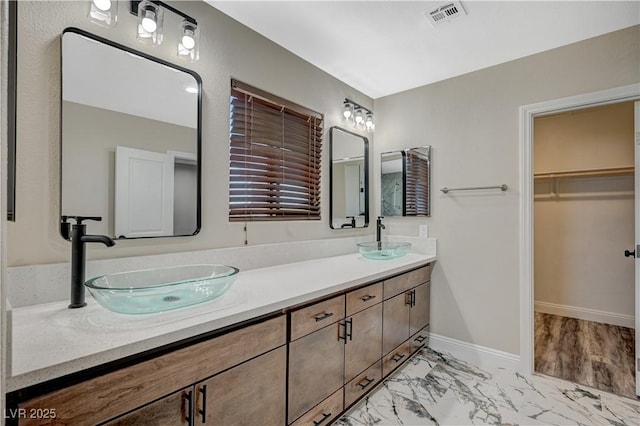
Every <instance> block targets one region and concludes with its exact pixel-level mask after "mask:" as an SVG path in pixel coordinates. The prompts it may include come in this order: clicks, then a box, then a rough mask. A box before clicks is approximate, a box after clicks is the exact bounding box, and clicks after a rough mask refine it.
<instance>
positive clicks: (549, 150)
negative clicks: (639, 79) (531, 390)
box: [533, 101, 636, 398]
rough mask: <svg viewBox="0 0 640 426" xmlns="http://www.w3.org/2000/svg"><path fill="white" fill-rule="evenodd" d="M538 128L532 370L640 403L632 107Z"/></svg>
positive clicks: (539, 121)
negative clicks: (639, 391) (639, 387)
mask: <svg viewBox="0 0 640 426" xmlns="http://www.w3.org/2000/svg"><path fill="white" fill-rule="evenodd" d="M533 127H534V132H533V135H534V139H533V160H534V161H533V169H534V218H533V219H534V231H533V237H534V262H533V265H534V274H533V275H534V300H535V302H534V310H535V315H534V371H535V372H536V373H541V374H546V375H550V376H554V377H558V378H561V379H565V380H569V381H572V382H575V383H580V384H583V385H587V386H591V387H594V388H597V389H600V390H604V391H608V392H612V393H615V394H618V395H622V396H627V397H631V398H636V379H635V348H636V342H635V296H636V295H635V257H634V256H633V255H631V256H628V257H625V250H628V251H630V252H631V251H634V250H635V241H636V233H635V226H636V223H635V222H636V219H635V211H636V207H635V192H634V179H635V177H634V170H635V157H634V140H635V135H634V132H635V130H634V102H633V101H628V102H621V103H615V104H609V105H601V106H594V107H590V108H584V109H578V110H572V111H566V112H562V113H558V114H554V115H545V116H541V117H536V118H535V119H534V122H533Z"/></svg>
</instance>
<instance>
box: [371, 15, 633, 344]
mask: <svg viewBox="0 0 640 426" xmlns="http://www.w3.org/2000/svg"><path fill="white" fill-rule="evenodd" d="M639 64H640V27H638V26H636V27H632V28H629V29H625V30H622V31H617V32H614V33H610V34H607V35H604V36H601V37H597V38H593V39H590V40H585V41H583V42H580V43H576V44H572V45H568V46H564V47H561V48H558V49H554V50H550V51H547V52H543V53H540V54H536V55H532V56H529V57H526V58H523V59H520V60H516V61H512V62H508V63H505V64H502V65H497V66H494V67H491V68H487V69H484V70H481V71H477V72H473V73H470V74H466V75H463V76H460V77H457V78H452V79H450V80H446V81H442V82H439V83H435V84H431V85H428V86H424V87H420V88H416V89H413V90H409V91H406V92H403V93H398V94H395V95H391V96H387V97H384V98H380V99H376V101H375V112H376V143H375V145H374V147H375V149H374V152H373V158H374V160H375V163H374V167H373V169H374V170H373V171H374V176H379V173H380V153H381V152H386V151H393V150H397V149H401V148H407V147H411V146H420V145H431V146H432V147H433V151H432V164H433V169H432V179H433V182H432V189H433V195H432V217H431V218H426V219H411V218H388V219H385V221H386V222H387V223H388V224H389V226H387V228H388V232H390V233H392V234H393V233H402V232H404V231H407V230H408V231H410V232H412V233H415V232H416V229H415V228H416V227H417V226H416V224H417V223H427V224H429V234H430V236H432V237H436V238H438V262H437V263H436V267H435V269H434V273H433V276H432V279H433V283H434V285H433V286H432V300H433V303H432V306H431V309H432V310H431V316H432V322H431V324H432V331H433V332H435V333H438V334H441V335H444V336H448V337H451V338H455V339H459V340H463V341H466V342H470V343H474V344H479V345H483V346H487V347H490V348H495V349H499V350H503V351H507V352H511V353H518V352H519V322H520V316H519V315H520V313H519V290H518V286H519V245H518V243H519V240H518V234H519V201H520V194H519V193H518V187H519V148H520V147H519V142H518V140H519V125H518V120H519V114H518V109H519V107H520V106H521V105H528V104H532V103H536V102H542V101H545V100H551V99H557V98H562V97H566V96H571V95H577V94H582V93H588V92H593V91H597V90H602V89H608V88H612V87H618V86H623V85H627V84H632V83H638V82H640V67H639V66H638V65H639ZM502 183H506V184H508V185H509V187H510V190H509V191H507V192H500V191H490V192H486V193H480V192H472V193H450V194H448V195H445V194H443V193H442V192H440V191H439V189H440V188H442V187H445V186H448V187H450V188H453V187H458V186H474V185H499V184H502ZM377 197H379V188H378V187H374V196H373V199H378V198H377ZM375 209H376V210H375V211H376V212H377V211H379V206H378V205H377V204H376V205H375Z"/></svg>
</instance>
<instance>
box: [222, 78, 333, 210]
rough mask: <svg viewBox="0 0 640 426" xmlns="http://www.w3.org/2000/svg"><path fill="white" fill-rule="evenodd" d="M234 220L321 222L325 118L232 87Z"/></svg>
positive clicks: (248, 89)
mask: <svg viewBox="0 0 640 426" xmlns="http://www.w3.org/2000/svg"><path fill="white" fill-rule="evenodd" d="M230 100H231V102H230V114H229V115H230V122H229V151H230V153H229V155H230V162H229V173H230V177H229V220H230V221H269V220H319V219H320V163H321V153H322V124H323V117H322V114H319V113H316V112H314V111H311V110H308V109H306V108H304V107H301V106H299V105H296V104H294V103H291V102H289V101H286V100H284V99H281V98H279V97H277V96H274V95H271V94H269V93H266V92H263V91H261V90H259V89H256V88H253V87H251V86H249V85H246V84H244V83H241V82H239V81H237V80H232V81H231V99H230Z"/></svg>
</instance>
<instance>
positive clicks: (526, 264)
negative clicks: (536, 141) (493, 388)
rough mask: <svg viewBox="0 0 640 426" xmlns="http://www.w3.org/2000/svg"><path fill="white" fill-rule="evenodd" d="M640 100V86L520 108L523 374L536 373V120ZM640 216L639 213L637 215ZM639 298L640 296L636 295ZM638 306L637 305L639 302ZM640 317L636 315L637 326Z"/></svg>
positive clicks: (521, 357) (521, 341) (521, 337)
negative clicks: (534, 278) (534, 352)
mask: <svg viewBox="0 0 640 426" xmlns="http://www.w3.org/2000/svg"><path fill="white" fill-rule="evenodd" d="M638 99H640V84H630V85H628V86H621V87H616V88H613V89H607V90H601V91H597V92H591V93H586V94H582V95H577V96H570V97H566V98H560V99H553V100H549V101H544V102H539V103H535V104H530V105H523V106H521V107H520V111H519V116H520V123H519V124H520V188H519V189H520V218H519V219H520V236H519V237H520V238H519V240H520V247H519V249H520V250H519V253H520V372H521V373H523V374H526V375H532V374H533V371H534V365H533V363H534V355H533V350H534V348H533V342H534V335H535V334H534V320H533V318H534V301H535V298H534V286H533V283H534V281H533V219H534V218H533V195H534V193H533V124H534V119H535V118H536V117H543V116H546V115H551V114H557V113H561V112H565V111H571V110H576V109H582V108H587V107H593V106H600V105H607V104H614V103H619V102H627V101H635V100H638ZM636 214H637V212H636ZM636 297H638V295H636ZM636 305H637V303H636ZM637 323H638V315H637V313H636V324H637Z"/></svg>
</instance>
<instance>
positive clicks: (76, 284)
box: [60, 216, 116, 309]
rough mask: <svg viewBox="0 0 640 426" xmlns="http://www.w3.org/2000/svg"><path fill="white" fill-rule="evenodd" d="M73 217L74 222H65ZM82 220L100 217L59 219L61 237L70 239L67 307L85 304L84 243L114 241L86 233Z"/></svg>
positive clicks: (99, 218)
mask: <svg viewBox="0 0 640 426" xmlns="http://www.w3.org/2000/svg"><path fill="white" fill-rule="evenodd" d="M69 219H75V221H76V223H75V224H70V223H68V222H67V220H69ZM83 220H95V221H98V222H100V221H101V220H102V218H101V217H86V216H62V218H61V221H60V233H61V234H62V237H63V238H64V239H65V240H67V241H71V303H70V304H69V308H71V309H73V308H82V307H83V306H87V303H86V302H85V301H84V269H85V247H84V245H85V244H86V243H102V244H104V245H105V246H107V247H112V246H114V245H115V244H116V243H115V241H113V240H112V239H111V238H109V237H107V236H106V235H86V231H87V225H85V224H83V223H82V221H83Z"/></svg>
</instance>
